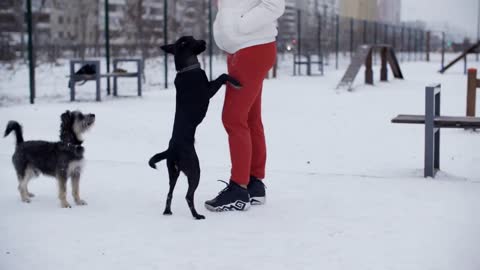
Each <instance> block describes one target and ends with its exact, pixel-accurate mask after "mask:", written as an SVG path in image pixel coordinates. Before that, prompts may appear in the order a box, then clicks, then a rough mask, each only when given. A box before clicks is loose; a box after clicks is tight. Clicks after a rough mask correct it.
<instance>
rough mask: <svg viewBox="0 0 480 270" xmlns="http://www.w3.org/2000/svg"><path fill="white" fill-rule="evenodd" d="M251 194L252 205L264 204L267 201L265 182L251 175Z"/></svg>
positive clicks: (249, 189) (249, 190)
mask: <svg viewBox="0 0 480 270" xmlns="http://www.w3.org/2000/svg"><path fill="white" fill-rule="evenodd" d="M247 190H248V194H249V195H250V204H251V205H262V204H265V202H266V195H265V184H264V183H263V182H262V181H261V180H258V179H257V178H256V177H254V176H250V182H249V183H248V186H247Z"/></svg>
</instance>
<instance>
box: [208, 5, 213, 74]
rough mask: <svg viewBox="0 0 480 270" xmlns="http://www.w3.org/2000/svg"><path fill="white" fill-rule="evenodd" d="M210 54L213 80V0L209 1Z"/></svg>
mask: <svg viewBox="0 0 480 270" xmlns="http://www.w3.org/2000/svg"><path fill="white" fill-rule="evenodd" d="M208 39H209V41H208V54H210V57H209V59H208V66H209V71H210V73H209V78H210V80H213V11H212V0H209V2H208Z"/></svg>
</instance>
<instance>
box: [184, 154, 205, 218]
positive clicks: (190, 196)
mask: <svg viewBox="0 0 480 270" xmlns="http://www.w3.org/2000/svg"><path fill="white" fill-rule="evenodd" d="M192 158H193V160H192V162H191V165H190V166H191V167H190V168H189V169H188V170H187V171H186V172H185V174H186V175H187V178H188V190H187V196H185V199H186V200H187V204H188V207H189V208H190V211H191V212H192V215H193V217H194V218H195V219H205V216H202V215H200V214H198V213H197V210H195V202H194V200H195V198H194V195H195V191H196V190H197V187H198V184H199V182H200V164H199V161H198V157H197V153H195V151H194V153H193V156H192Z"/></svg>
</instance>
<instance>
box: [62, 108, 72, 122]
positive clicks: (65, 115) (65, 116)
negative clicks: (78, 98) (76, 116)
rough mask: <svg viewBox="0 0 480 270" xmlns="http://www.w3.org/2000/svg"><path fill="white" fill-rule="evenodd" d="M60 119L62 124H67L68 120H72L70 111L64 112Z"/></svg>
mask: <svg viewBox="0 0 480 270" xmlns="http://www.w3.org/2000/svg"><path fill="white" fill-rule="evenodd" d="M60 118H61V119H62V124H64V125H65V124H67V123H69V122H70V120H71V119H72V113H71V112H70V111H66V112H64V113H62V116H61V117H60Z"/></svg>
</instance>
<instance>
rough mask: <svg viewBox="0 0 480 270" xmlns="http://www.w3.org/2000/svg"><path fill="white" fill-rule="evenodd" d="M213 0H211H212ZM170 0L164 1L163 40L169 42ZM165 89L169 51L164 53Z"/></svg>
mask: <svg viewBox="0 0 480 270" xmlns="http://www.w3.org/2000/svg"><path fill="white" fill-rule="evenodd" d="M210 1H211V0H210ZM167 8H168V0H164V1H163V42H164V43H165V45H167V44H168V10H167ZM163 61H164V69H165V89H168V53H167V52H165V54H164V60H163Z"/></svg>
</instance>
